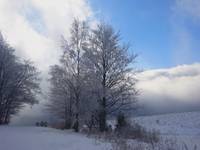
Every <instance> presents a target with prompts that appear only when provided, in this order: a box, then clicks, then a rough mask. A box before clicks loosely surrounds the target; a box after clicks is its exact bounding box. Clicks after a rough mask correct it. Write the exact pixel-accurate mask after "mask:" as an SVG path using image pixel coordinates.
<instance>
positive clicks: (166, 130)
mask: <svg viewBox="0 0 200 150" xmlns="http://www.w3.org/2000/svg"><path fill="white" fill-rule="evenodd" d="M134 120H135V121H136V122H138V123H139V124H141V125H142V126H144V127H145V128H146V129H148V130H152V129H156V130H158V131H159V132H160V133H161V135H162V137H164V138H165V137H168V138H172V139H175V140H177V141H178V142H180V143H182V142H184V143H186V144H187V145H188V146H189V147H193V146H194V145H195V144H196V145H197V146H198V149H199V150H200V112H185V113H174V114H166V115H154V116H146V117H137V118H135V119H134Z"/></svg>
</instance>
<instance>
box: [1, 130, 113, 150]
mask: <svg viewBox="0 0 200 150" xmlns="http://www.w3.org/2000/svg"><path fill="white" fill-rule="evenodd" d="M109 147H110V144H106V143H100V142H97V141H95V139H92V138H87V137H86V136H85V135H82V134H80V133H74V132H73V131H63V130H56V129H51V128H41V127H13V126H0V150H107V149H110V148H109Z"/></svg>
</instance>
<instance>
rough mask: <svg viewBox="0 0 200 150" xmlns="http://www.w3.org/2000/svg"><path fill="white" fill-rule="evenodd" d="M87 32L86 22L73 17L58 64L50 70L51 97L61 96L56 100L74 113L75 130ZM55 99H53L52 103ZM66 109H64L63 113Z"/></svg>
mask: <svg viewBox="0 0 200 150" xmlns="http://www.w3.org/2000/svg"><path fill="white" fill-rule="evenodd" d="M87 34H88V27H87V24H86V23H85V22H81V21H79V20H76V19H75V20H74V22H73V24H72V28H71V36H70V38H69V40H66V39H65V38H63V39H62V49H63V55H62V57H61V59H60V65H59V66H54V67H52V70H51V72H50V75H51V83H52V86H53V88H52V89H51V91H52V92H53V94H51V97H53V99H55V97H57V96H59V97H62V98H56V99H57V101H61V102H65V104H66V105H65V106H64V107H65V109H67V107H68V108H69V109H67V110H68V111H70V112H71V113H72V114H73V115H74V117H75V122H74V125H75V126H74V127H75V130H76V131H78V130H79V116H80V111H81V110H80V103H81V101H82V99H83V84H84V82H83V81H84V74H83V69H82V66H83V65H82V55H83V53H84V49H85V47H86V46H87V37H88V36H87ZM58 70H59V71H58ZM58 82H59V83H58ZM66 94H67V95H66ZM63 100H64V101H63ZM55 101H56V100H53V103H55ZM56 103H60V102H56ZM57 111H59V110H57ZM68 111H65V113H67V112H68ZM65 115H67V114H65ZM70 116H71V114H70ZM70 124H71V123H70Z"/></svg>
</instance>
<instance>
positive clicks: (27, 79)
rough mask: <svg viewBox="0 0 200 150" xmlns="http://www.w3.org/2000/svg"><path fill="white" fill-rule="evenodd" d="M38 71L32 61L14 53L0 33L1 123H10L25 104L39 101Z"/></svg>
mask: <svg viewBox="0 0 200 150" xmlns="http://www.w3.org/2000/svg"><path fill="white" fill-rule="evenodd" d="M38 81H39V78H38V71H37V69H36V68H35V67H34V66H33V64H32V63H31V62H30V61H21V60H20V59H19V58H18V57H16V56H15V55H14V49H13V48H12V47H10V46H9V45H8V44H7V43H6V42H5V40H4V39H3V37H2V35H1V34H0V125H1V124H8V123H9V121H10V117H11V115H14V114H16V113H17V112H18V111H19V110H20V109H21V108H22V107H23V106H24V104H34V103H37V100H36V97H35V95H36V93H38V92H39V91H40V90H39V84H38Z"/></svg>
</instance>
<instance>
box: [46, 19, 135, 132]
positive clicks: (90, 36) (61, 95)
mask: <svg viewBox="0 0 200 150" xmlns="http://www.w3.org/2000/svg"><path fill="white" fill-rule="evenodd" d="M120 38H121V37H120V34H119V33H118V32H115V31H114V29H113V28H112V27H111V26H110V25H107V24H105V23H100V24H98V26H97V27H96V28H95V29H90V28H89V27H88V25H87V22H81V21H78V20H74V22H73V24H72V27H71V36H70V38H69V39H68V40H66V39H65V38H64V37H63V38H62V49H63V55H62V56H61V58H60V64H59V65H54V66H52V67H51V68H50V83H51V89H50V103H49V105H48V109H49V110H50V111H51V112H52V113H54V114H56V115H57V116H59V117H60V118H61V119H63V120H64V121H65V127H66V128H71V127H72V126H74V127H75V130H76V131H78V130H79V126H80V124H82V123H83V124H87V125H88V127H89V128H92V127H98V128H99V130H100V131H102V132H103V131H105V130H106V129H107V125H106V121H107V118H108V117H109V116H112V115H116V114H118V113H121V112H127V111H128V110H130V109H132V108H133V107H134V106H135V102H136V96H137V94H138V92H137V90H136V88H135V84H136V80H135V78H134V74H135V73H136V71H135V70H133V63H134V62H135V59H136V57H137V56H136V55H130V54H129V46H128V45H126V44H121V41H120Z"/></svg>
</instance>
